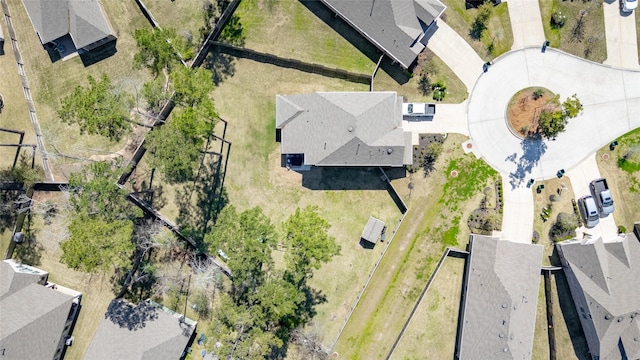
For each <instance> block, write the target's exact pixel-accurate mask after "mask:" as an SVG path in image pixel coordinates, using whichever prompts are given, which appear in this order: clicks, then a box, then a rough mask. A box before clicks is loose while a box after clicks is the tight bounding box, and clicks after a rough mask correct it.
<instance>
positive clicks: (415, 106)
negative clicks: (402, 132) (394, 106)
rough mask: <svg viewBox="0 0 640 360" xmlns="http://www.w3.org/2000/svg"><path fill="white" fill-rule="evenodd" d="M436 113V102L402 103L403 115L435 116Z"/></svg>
mask: <svg viewBox="0 0 640 360" xmlns="http://www.w3.org/2000/svg"><path fill="white" fill-rule="evenodd" d="M435 114H436V104H428V103H402V115H403V116H409V117H411V116H433V115H435Z"/></svg>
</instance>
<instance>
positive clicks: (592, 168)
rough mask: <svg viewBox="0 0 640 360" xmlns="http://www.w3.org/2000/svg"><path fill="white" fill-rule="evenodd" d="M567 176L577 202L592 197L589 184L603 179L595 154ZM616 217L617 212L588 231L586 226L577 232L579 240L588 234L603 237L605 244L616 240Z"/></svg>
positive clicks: (601, 219) (602, 219)
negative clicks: (583, 197) (588, 196)
mask: <svg viewBox="0 0 640 360" xmlns="http://www.w3.org/2000/svg"><path fill="white" fill-rule="evenodd" d="M566 175H567V176H568V177H569V179H570V180H571V187H573V193H574V195H575V199H576V201H577V200H578V199H579V198H581V197H582V196H584V195H590V194H591V191H590V189H589V183H590V182H591V180H594V179H598V178H600V177H601V176H600V170H599V169H598V164H597V163H596V156H595V154H591V155H589V156H587V158H586V159H584V160H583V161H582V162H580V163H579V164H578V165H577V166H575V167H574V168H572V169H571V170H569V171H567V173H566ZM614 201H615V199H614ZM614 215H615V212H614V213H613V214H612V215H609V216H607V217H604V218H600V222H599V223H598V225H596V226H595V227H593V228H592V229H587V228H586V227H584V226H583V227H580V228H578V229H577V230H576V233H577V236H578V238H582V237H583V236H584V234H585V233H587V234H590V235H591V236H593V237H594V238H598V237H602V240H603V241H605V242H606V241H610V240H614V239H616V238H617V236H618V227H617V226H616V222H615V220H614Z"/></svg>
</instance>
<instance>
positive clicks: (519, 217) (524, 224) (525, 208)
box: [500, 174, 533, 244]
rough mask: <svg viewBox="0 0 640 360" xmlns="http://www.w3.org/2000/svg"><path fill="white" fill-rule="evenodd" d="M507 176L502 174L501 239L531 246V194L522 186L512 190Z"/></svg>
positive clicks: (528, 189)
mask: <svg viewBox="0 0 640 360" xmlns="http://www.w3.org/2000/svg"><path fill="white" fill-rule="evenodd" d="M509 180H510V179H509V175H507V174H502V189H503V190H502V199H503V201H504V208H503V210H502V214H503V215H502V235H501V237H500V238H501V239H503V240H509V241H512V242H517V243H524V244H531V239H532V238H533V193H532V192H531V188H528V187H526V186H525V185H524V184H523V185H521V186H520V187H516V188H514V189H512V187H511V184H510V183H509Z"/></svg>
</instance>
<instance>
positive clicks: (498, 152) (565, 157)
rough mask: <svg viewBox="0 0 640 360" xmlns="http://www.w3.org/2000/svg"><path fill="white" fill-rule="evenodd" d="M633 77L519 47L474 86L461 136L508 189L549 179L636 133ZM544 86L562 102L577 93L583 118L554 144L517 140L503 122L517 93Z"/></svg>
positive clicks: (638, 75) (636, 75)
mask: <svg viewBox="0 0 640 360" xmlns="http://www.w3.org/2000/svg"><path fill="white" fill-rule="evenodd" d="M638 84H640V71H631V70H619V69H614V68H611V67H608V66H603V65H600V64H596V63H593V62H590V61H585V60H582V59H580V58H576V57H574V56H571V55H568V54H565V53H563V52H560V51H558V50H555V49H551V48H548V49H547V51H546V53H542V52H541V51H540V48H538V47H536V48H527V49H522V50H519V51H513V52H510V53H508V54H506V55H504V56H502V57H500V58H498V59H497V60H496V61H495V62H494V64H493V65H492V66H491V67H490V68H489V70H488V72H486V73H484V74H482V75H481V76H480V78H479V79H478V81H477V83H476V85H475V87H474V89H473V91H472V93H471V95H470V97H469V100H468V101H469V107H468V111H467V113H468V118H469V133H470V135H471V138H472V140H473V143H474V144H475V150H474V152H476V153H478V154H480V156H481V157H483V158H484V159H485V160H486V161H487V162H488V163H489V164H490V165H491V166H493V167H494V168H495V169H497V170H498V171H500V172H501V173H503V174H509V177H510V181H509V184H510V185H511V187H512V188H516V187H518V186H519V185H521V184H522V183H524V182H526V181H527V180H528V179H529V178H533V179H536V180H542V179H548V178H551V177H554V176H556V173H557V171H558V170H560V169H565V170H569V169H571V168H573V167H574V166H576V165H577V164H578V163H580V162H581V161H582V160H583V159H584V158H585V157H586V156H587V155H588V154H592V153H594V152H595V151H596V150H597V149H599V148H600V147H602V146H604V145H606V144H607V143H609V142H610V141H611V140H613V139H615V138H616V137H618V136H620V135H622V134H624V133H626V132H628V131H630V130H632V129H635V128H637V127H640V86H638ZM532 86H541V87H545V88H547V89H549V90H551V91H553V92H555V93H556V94H559V95H560V99H561V100H564V99H565V98H567V97H568V96H571V95H572V94H577V96H578V98H579V99H580V101H581V102H582V104H583V106H584V111H583V113H582V114H581V115H580V116H578V117H577V118H575V119H571V120H570V121H569V124H568V125H567V128H566V131H565V132H564V133H562V134H560V135H559V136H558V137H557V139H556V140H555V141H552V140H545V141H541V140H539V141H529V140H521V139H519V138H517V137H516V136H515V135H513V134H512V133H511V132H510V131H509V129H508V127H507V125H506V120H505V112H506V108H507V105H508V103H509V100H510V99H511V97H512V96H513V95H514V94H515V93H516V92H517V91H519V90H521V89H523V88H527V87H532Z"/></svg>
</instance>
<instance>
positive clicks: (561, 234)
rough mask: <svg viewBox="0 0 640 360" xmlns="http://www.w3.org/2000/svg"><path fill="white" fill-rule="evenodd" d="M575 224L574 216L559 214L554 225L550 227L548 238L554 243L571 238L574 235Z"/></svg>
mask: <svg viewBox="0 0 640 360" xmlns="http://www.w3.org/2000/svg"><path fill="white" fill-rule="evenodd" d="M577 223H578V219H576V215H575V214H571V213H563V212H561V213H559V214H558V218H557V220H556V222H555V224H553V226H552V227H551V230H550V231H549V236H550V237H551V238H552V239H553V240H554V241H560V240H565V239H568V238H571V237H573V236H574V235H575V234H574V233H573V231H574V230H575V229H576V224H577Z"/></svg>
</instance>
